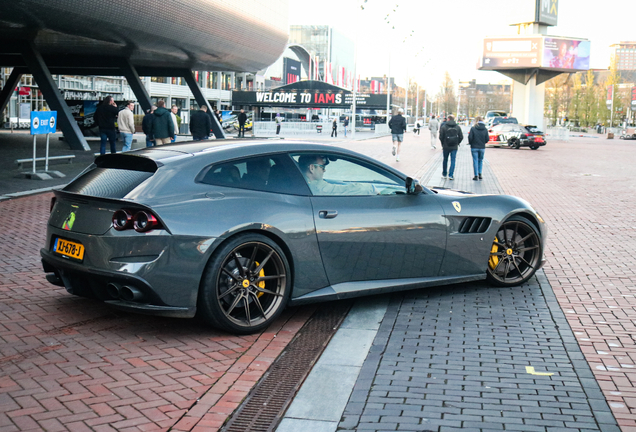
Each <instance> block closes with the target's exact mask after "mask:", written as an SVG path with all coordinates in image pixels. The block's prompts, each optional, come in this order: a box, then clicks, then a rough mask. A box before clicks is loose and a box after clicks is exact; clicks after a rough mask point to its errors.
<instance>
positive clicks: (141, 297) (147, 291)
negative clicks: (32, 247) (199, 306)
mask: <svg viewBox="0 0 636 432" xmlns="http://www.w3.org/2000/svg"><path fill="white" fill-rule="evenodd" d="M40 255H41V256H42V267H43V269H44V272H46V273H54V274H55V276H56V277H57V279H59V280H60V281H61V282H62V284H63V285H64V288H65V289H66V290H67V291H68V292H69V293H70V294H73V295H77V296H81V297H88V298H96V299H98V300H101V301H103V302H105V303H107V304H109V305H111V306H113V307H115V308H117V309H121V310H126V311H130V312H138V313H145V314H151V315H159V316H167V317H176V318H191V317H193V316H194V315H195V313H196V307H195V306H193V307H187V306H171V305H167V304H165V302H163V301H162V300H161V297H160V296H159V295H158V294H157V293H156V292H155V290H154V289H153V287H152V286H151V285H150V283H148V282H147V281H146V280H145V279H143V278H141V277H139V276H137V275H135V274H132V273H126V272H119V271H111V270H104V269H99V268H95V267H90V266H86V265H85V264H82V263H77V262H73V261H70V260H67V259H64V258H62V257H60V256H58V255H56V254H54V253H53V252H51V251H48V250H46V249H41V250H40ZM47 279H48V278H47ZM116 288H119V289H121V288H126V289H128V290H130V292H134V293H135V299H134V300H132V301H128V300H125V299H122V298H121V297H120V296H119V295H115V294H114V292H118V290H117V289H116Z"/></svg>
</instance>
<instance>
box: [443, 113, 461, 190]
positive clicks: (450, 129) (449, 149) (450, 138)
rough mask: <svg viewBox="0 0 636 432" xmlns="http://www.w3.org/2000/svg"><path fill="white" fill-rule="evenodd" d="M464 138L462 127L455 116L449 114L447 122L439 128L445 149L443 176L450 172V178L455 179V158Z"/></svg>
mask: <svg viewBox="0 0 636 432" xmlns="http://www.w3.org/2000/svg"><path fill="white" fill-rule="evenodd" d="M463 139H464V134H463V133H462V129H461V128H460V127H459V125H458V124H457V123H455V117H453V116H452V115H449V116H448V117H447V120H446V122H445V123H443V124H442V127H441V128H440V129H439V140H440V142H441V143H442V149H443V150H444V159H443V161H442V178H443V179H445V178H446V174H447V173H448V179H449V180H454V179H455V178H454V177H453V174H454V173H455V158H456V157H457V149H458V148H459V143H461V142H462V140H463ZM449 156H450V160H451V163H450V169H449V170H448V171H447V170H446V167H447V166H448V157H449Z"/></svg>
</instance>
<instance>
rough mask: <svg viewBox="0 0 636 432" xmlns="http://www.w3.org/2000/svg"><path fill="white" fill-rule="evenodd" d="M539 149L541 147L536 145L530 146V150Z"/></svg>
mask: <svg viewBox="0 0 636 432" xmlns="http://www.w3.org/2000/svg"><path fill="white" fill-rule="evenodd" d="M538 148H539V146H536V145H534V146H530V149H531V150H536V149H538Z"/></svg>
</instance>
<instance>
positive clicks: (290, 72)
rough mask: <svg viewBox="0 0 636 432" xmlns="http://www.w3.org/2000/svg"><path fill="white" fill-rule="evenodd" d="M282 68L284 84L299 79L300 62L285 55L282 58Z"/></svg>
mask: <svg viewBox="0 0 636 432" xmlns="http://www.w3.org/2000/svg"><path fill="white" fill-rule="evenodd" d="M283 70H284V72H285V75H284V82H285V84H292V83H295V82H297V81H300V62H299V61H297V60H294V59H290V58H287V57H284V58H283Z"/></svg>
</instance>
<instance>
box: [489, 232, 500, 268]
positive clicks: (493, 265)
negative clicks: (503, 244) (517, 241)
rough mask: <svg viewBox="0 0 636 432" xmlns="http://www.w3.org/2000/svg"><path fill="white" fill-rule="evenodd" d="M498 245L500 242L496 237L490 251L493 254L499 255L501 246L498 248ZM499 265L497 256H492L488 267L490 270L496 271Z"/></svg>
mask: <svg viewBox="0 0 636 432" xmlns="http://www.w3.org/2000/svg"><path fill="white" fill-rule="evenodd" d="M497 243H499V240H498V239H497V237H495V241H494V242H493V243H492V248H491V249H490V253H491V254H494V253H497V252H498V251H499V246H497ZM497 264H499V257H498V256H496V255H490V259H489V260H488V265H489V266H490V268H491V269H492V270H494V269H495V268H496V267H497Z"/></svg>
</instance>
